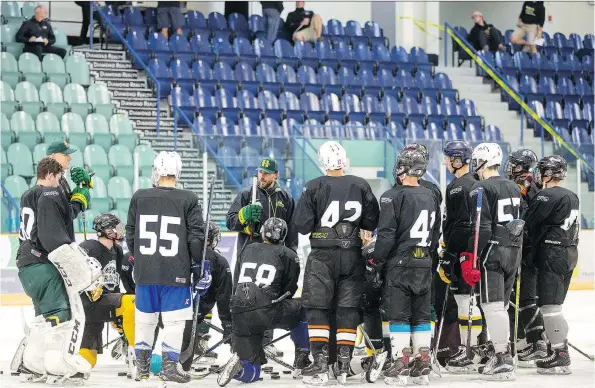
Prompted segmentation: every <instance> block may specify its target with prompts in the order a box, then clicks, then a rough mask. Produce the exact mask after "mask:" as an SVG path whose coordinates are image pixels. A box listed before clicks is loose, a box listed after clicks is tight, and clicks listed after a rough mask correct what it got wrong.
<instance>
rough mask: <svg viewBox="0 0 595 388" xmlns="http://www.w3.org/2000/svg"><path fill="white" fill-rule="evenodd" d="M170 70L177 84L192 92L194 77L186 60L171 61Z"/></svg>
mask: <svg viewBox="0 0 595 388" xmlns="http://www.w3.org/2000/svg"><path fill="white" fill-rule="evenodd" d="M169 71H170V74H171V76H172V77H173V79H174V81H175V83H176V85H178V86H181V87H182V88H184V89H186V91H187V92H188V93H191V92H192V88H193V87H194V78H193V77H192V74H191V73H190V69H189V68H188V65H187V64H186V62H184V61H182V60H180V59H175V60H173V61H171V63H170V65H169Z"/></svg>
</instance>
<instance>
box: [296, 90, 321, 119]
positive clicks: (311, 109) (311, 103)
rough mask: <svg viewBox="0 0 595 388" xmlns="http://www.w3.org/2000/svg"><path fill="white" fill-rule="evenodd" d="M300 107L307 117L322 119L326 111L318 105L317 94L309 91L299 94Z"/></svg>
mask: <svg viewBox="0 0 595 388" xmlns="http://www.w3.org/2000/svg"><path fill="white" fill-rule="evenodd" d="M300 107H301V109H302V110H303V111H304V112H305V113H306V116H307V117H308V118H309V119H316V120H318V121H321V122H322V121H324V119H325V115H326V113H325V112H324V111H323V110H322V107H321V106H320V101H319V100H318V96H317V95H316V94H314V93H311V92H305V93H303V94H302V95H301V96H300Z"/></svg>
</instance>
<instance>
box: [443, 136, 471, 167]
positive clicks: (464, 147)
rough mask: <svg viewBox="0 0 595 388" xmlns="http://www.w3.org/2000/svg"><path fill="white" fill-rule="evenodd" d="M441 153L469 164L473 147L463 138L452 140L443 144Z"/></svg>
mask: <svg viewBox="0 0 595 388" xmlns="http://www.w3.org/2000/svg"><path fill="white" fill-rule="evenodd" d="M442 153H444V155H445V156H448V157H449V158H451V160H453V159H460V160H461V163H462V164H469V163H471V156H472V155H473V147H471V144H469V143H468V142H466V141H464V140H454V141H449V142H448V143H446V144H445V145H444V149H443V150H442Z"/></svg>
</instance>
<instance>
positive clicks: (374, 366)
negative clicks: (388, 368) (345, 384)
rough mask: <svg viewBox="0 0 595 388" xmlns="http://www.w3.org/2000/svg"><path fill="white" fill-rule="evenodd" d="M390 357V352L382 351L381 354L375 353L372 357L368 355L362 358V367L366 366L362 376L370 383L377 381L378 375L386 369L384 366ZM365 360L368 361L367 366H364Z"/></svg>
mask: <svg viewBox="0 0 595 388" xmlns="http://www.w3.org/2000/svg"><path fill="white" fill-rule="evenodd" d="M387 358H388V352H382V353H380V354H373V355H372V356H370V357H367V358H366V359H365V361H364V360H362V367H363V368H364V370H365V372H364V375H363V376H362V377H363V378H364V379H365V380H366V381H367V382H368V383H371V384H373V383H375V382H376V380H378V377H380V375H381V374H382V372H383V371H384V367H385V365H386V360H387ZM364 362H366V366H364Z"/></svg>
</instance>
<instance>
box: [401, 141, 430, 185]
mask: <svg viewBox="0 0 595 388" xmlns="http://www.w3.org/2000/svg"><path fill="white" fill-rule="evenodd" d="M427 165H428V163H427V161H426V159H425V158H424V155H423V154H422V153H421V152H420V151H417V150H413V149H408V148H405V149H404V150H403V151H401V153H400V154H399V156H398V157H397V162H396V163H395V168H394V169H393V177H394V178H395V182H397V183H398V184H401V179H400V177H401V176H402V175H403V174H405V175H408V176H414V177H418V178H421V177H422V176H423V175H424V174H425V173H426V167H427Z"/></svg>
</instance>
